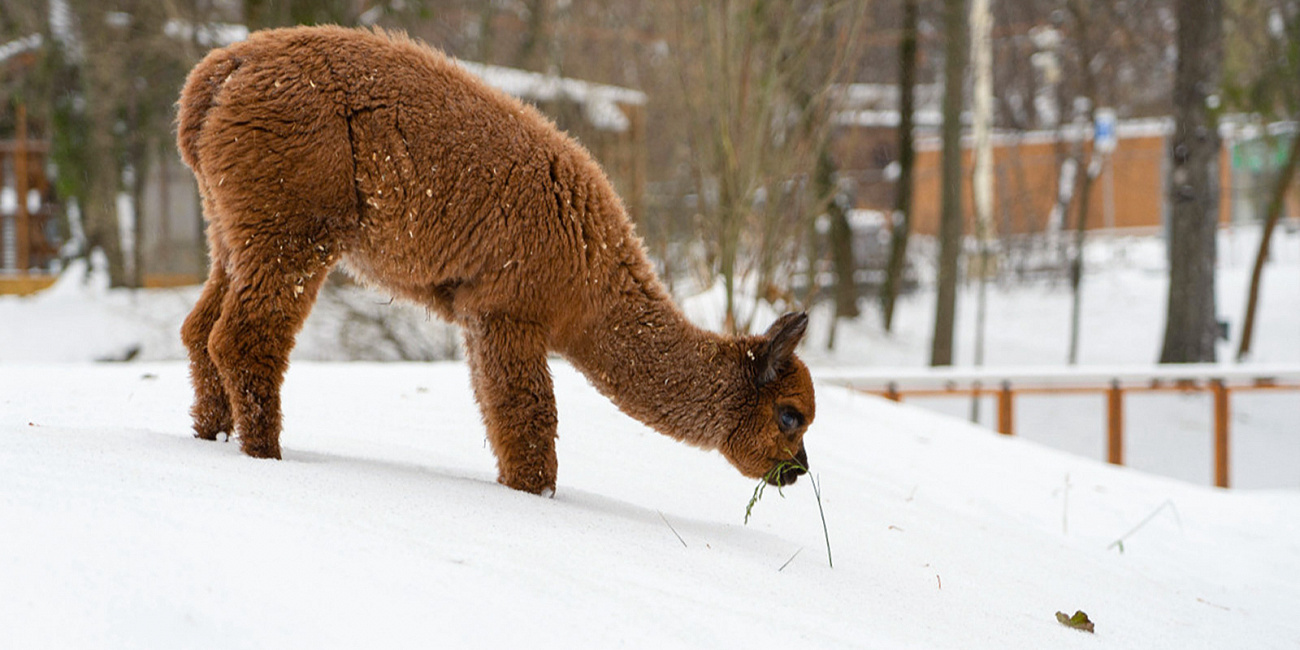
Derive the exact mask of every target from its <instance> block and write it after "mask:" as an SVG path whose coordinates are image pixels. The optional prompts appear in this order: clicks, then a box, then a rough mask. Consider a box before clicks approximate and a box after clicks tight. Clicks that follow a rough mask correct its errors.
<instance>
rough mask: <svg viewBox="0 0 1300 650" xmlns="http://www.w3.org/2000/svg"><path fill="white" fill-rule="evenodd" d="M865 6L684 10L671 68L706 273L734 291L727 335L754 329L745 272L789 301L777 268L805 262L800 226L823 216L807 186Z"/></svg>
mask: <svg viewBox="0 0 1300 650" xmlns="http://www.w3.org/2000/svg"><path fill="white" fill-rule="evenodd" d="M861 5H862V3H857V2H845V3H822V2H789V3H772V2H765V1H762V0H724V1H723V2H717V3H704V4H699V3H687V2H679V3H677V4H676V5H675V9H676V11H675V14H674V16H673V18H674V29H673V31H674V32H675V34H676V37H677V41H676V43H677V47H676V48H674V49H673V50H672V53H673V56H674V58H675V60H674V64H673V65H674V68H675V72H676V74H677V75H678V78H679V81H680V93H681V95H680V97H681V101H682V104H683V106H684V108H685V111H684V112H685V115H686V120H687V123H688V132H689V141H690V147H689V155H690V164H691V168H692V170H693V174H694V183H695V195H696V197H697V210H698V214H699V227H700V230H701V233H700V234H701V236H702V239H703V240H704V241H706V242H709V243H710V244H711V246H710V247H709V249H708V250H707V255H708V256H709V258H710V260H711V261H712V262H711V263H710V264H707V265H706V266H707V268H710V269H716V273H717V276H718V277H719V279H720V280H721V282H722V285H723V288H724V293H725V306H724V309H725V312H724V313H725V316H724V319H725V321H724V324H723V326H724V328H725V329H728V330H732V331H742V330H746V329H747V328H748V325H749V324H748V323H747V322H741V321H740V320H739V319H738V311H737V303H736V297H737V296H736V290H737V284H738V281H739V280H740V279H741V278H742V277H743V276H744V275H745V274H747V273H756V274H757V275H758V284H759V285H760V286H759V287H758V289H759V290H760V294H769V295H771V294H783V293H785V292H783V291H781V290H780V288H779V287H774V286H767V285H768V282H769V281H770V280H771V278H772V277H774V275H775V273H774V269H775V266H776V265H778V264H779V263H780V262H781V261H783V260H784V261H786V262H787V263H788V262H790V261H792V260H794V259H796V258H797V256H798V252H799V250H800V247H799V246H798V242H799V240H800V237H801V236H802V233H803V232H804V231H805V228H803V225H804V224H806V222H807V219H809V218H810V216H811V215H812V214H815V213H816V212H817V211H816V210H811V209H809V202H808V200H807V198H806V196H805V195H806V194H808V191H807V189H806V184H807V180H808V179H809V177H810V176H811V175H812V173H813V171H814V167H815V165H816V161H817V152H818V151H819V149H820V147H821V142H822V141H823V140H824V138H825V133H826V127H827V125H828V124H829V115H830V111H829V107H828V101H827V96H828V93H827V91H828V89H829V88H830V86H831V84H832V83H833V82H834V81H837V80H839V79H840V75H841V72H842V71H843V69H844V66H843V62H844V60H845V59H846V58H847V57H846V56H845V55H844V52H846V51H847V49H848V48H849V47H850V46H851V43H852V42H853V39H854V38H856V35H855V34H854V27H855V25H856V22H855V19H854V17H856V16H858V15H860V13H861ZM827 24H832V25H835V28H834V29H833V30H831V38H830V39H829V45H830V46H831V47H832V49H831V57H830V58H829V59H817V60H814V57H813V55H814V53H817V54H825V53H826V47H825V46H826V45H827V44H828V43H827V37H826V32H827V30H826V25H827ZM827 61H829V62H830V63H829V65H828V64H827V63H826V62H827ZM823 200H825V199H824V198H823ZM823 205H824V204H823ZM783 275H784V274H783Z"/></svg>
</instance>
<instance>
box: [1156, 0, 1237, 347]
mask: <svg viewBox="0 0 1300 650" xmlns="http://www.w3.org/2000/svg"><path fill="white" fill-rule="evenodd" d="M1176 4H1177V6H1176V9H1175V12H1176V16H1177V19H1178V37H1177V38H1178V64H1177V68H1176V71H1175V74H1174V96H1173V100H1174V102H1173V103H1174V134H1173V136H1172V137H1171V138H1170V143H1169V145H1170V146H1169V206H1170V208H1169V220H1170V223H1169V300H1168V307H1167V310H1166V314H1167V316H1166V320H1165V337H1164V345H1163V349H1162V350H1161V352H1160V362H1161V363H1203V362H1213V361H1214V360H1215V351H1214V345H1215V341H1216V339H1217V338H1218V319H1217V315H1216V311H1215V303H1214V266H1215V258H1216V255H1217V248H1216V241H1215V237H1216V235H1217V232H1218V221H1219V164H1218V163H1219V148H1220V143H1219V128H1218V126H1219V125H1218V119H1217V117H1216V115H1215V111H1214V109H1212V108H1211V107H1210V106H1209V105H1208V104H1207V100H1208V99H1209V98H1210V97H1211V96H1213V97H1218V96H1219V93H1220V91H1219V85H1220V71H1221V67H1222V62H1223V4H1222V0H1178V2H1177V3H1176Z"/></svg>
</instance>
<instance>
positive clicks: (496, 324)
mask: <svg viewBox="0 0 1300 650" xmlns="http://www.w3.org/2000/svg"><path fill="white" fill-rule="evenodd" d="M177 144H178V146H179V148H180V152H181V155H182V157H183V158H184V160H185V163H186V164H187V165H189V167H190V169H192V170H193V171H194V175H195V177H196V178H197V179H198V184H199V189H200V193H201V194H202V196H203V206H204V214H205V216H206V218H207V221H208V242H209V248H210V254H211V260H212V263H211V274H210V276H209V278H208V281H207V284H206V285H205V287H204V290H203V294H202V297H200V299H199V302H198V304H197V305H196V306H195V308H194V311H193V312H192V313H191V314H190V316H189V317H188V318H187V319H186V321H185V324H184V327H183V328H182V338H183V339H184V341H185V345H186V346H187V348H188V349H189V355H190V370H191V379H192V381H193V384H194V392H195V401H194V406H193V409H192V414H193V416H194V429H195V433H196V435H197V436H198V437H200V438H204V439H215V438H216V437H217V436H218V434H220V433H222V432H225V433H228V434H231V433H233V434H237V435H238V437H239V439H240V441H241V444H242V446H243V450H244V451H245V452H246V453H247V454H249V455H251V456H255V457H263V458H279V457H280V445H279V435H280V428H281V421H280V384H281V382H282V380H283V376H284V372H285V369H286V368H287V366H288V360H289V350H290V349H291V348H292V347H293V341H294V337H295V336H296V335H297V332H298V330H299V329H300V328H301V326H302V324H303V321H304V320H305V319H306V318H307V313H308V312H309V311H310V310H311V306H312V304H313V302H314V301H315V299H316V294H317V292H318V290H319V289H320V286H321V283H322V282H323V281H324V279H325V276H326V275H327V274H328V272H329V270H330V269H331V268H332V267H333V266H334V265H336V264H338V263H339V262H343V263H344V265H345V266H346V268H348V269H349V271H350V272H351V273H353V274H355V275H356V276H358V277H360V278H361V279H363V280H364V281H366V282H368V283H370V284H372V285H374V286H376V287H379V288H382V289H383V290H385V291H388V292H391V293H392V294H394V295H396V296H399V297H401V298H404V299H407V300H411V301H415V302H417V303H420V304H423V305H426V306H428V307H429V308H431V309H432V310H434V311H436V312H437V313H438V314H439V315H441V316H442V317H444V318H446V319H449V320H451V321H454V322H456V323H458V324H459V325H460V326H461V327H462V329H463V330H464V333H465V340H466V343H467V345H466V348H467V354H468V357H469V366H470V370H471V373H472V377H473V386H474V392H475V396H476V398H477V400H478V403H479V406H480V408H481V410H482V413H483V419H484V421H485V423H486V426H487V432H488V439H489V440H490V441H491V443H492V449H493V451H494V452H495V453H496V456H497V465H498V470H499V480H500V482H501V483H504V484H505V485H508V486H510V487H512V488H516V489H520V490H527V491H529V492H534V493H542V492H548V491H553V490H554V488H555V479H556V458H555V429H556V410H555V399H554V396H553V394H552V388H551V377H550V372H549V369H548V367H547V361H546V357H547V354H548V353H549V352H552V351H554V352H557V353H559V354H560V355H562V356H564V357H565V358H567V359H568V360H569V361H570V362H572V363H573V365H574V366H575V367H577V368H578V369H579V370H580V371H582V372H583V373H584V374H585V375H586V376H587V377H588V379H589V380H590V381H591V382H592V384H593V385H594V386H595V387H596V388H597V389H598V390H600V391H601V392H602V393H604V394H605V395H607V396H608V397H609V398H610V399H611V400H612V401H613V402H614V403H615V404H617V405H618V406H619V408H621V409H622V410H623V411H624V412H625V413H627V414H629V415H631V416H632V417H635V418H637V419H639V420H641V421H642V422H645V423H646V424H648V425H650V426H651V427H654V428H655V429H657V430H658V431H660V432H662V433H664V434H667V435H669V436H672V437H673V438H676V439H678V440H681V441H684V442H687V443H689V444H692V445H696V446H698V447H702V448H705V449H717V450H719V451H721V452H722V454H723V455H725V456H726V458H727V459H728V460H730V461H731V463H732V464H734V465H735V466H736V467H737V468H738V469H739V470H740V471H741V472H742V473H743V474H745V475H746V476H750V477H755V478H757V477H763V476H767V477H768V478H769V479H770V480H772V481H774V482H779V483H789V482H792V481H793V480H794V479H795V478H796V477H797V476H798V475H799V474H801V473H802V470H800V469H797V468H795V469H790V468H788V467H787V466H785V465H783V464H782V463H783V462H784V461H790V460H792V459H793V460H797V461H798V462H799V464H801V465H803V466H805V467H806V465H807V455H806V454H805V453H804V448H803V434H804V431H805V430H806V428H807V426H808V424H809V423H811V422H812V419H813V417H814V409H815V406H814V399H813V387H812V381H811V379H810V377H809V374H808V370H807V368H806V367H805V366H804V364H803V363H802V362H800V361H799V360H798V358H796V357H795V355H794V348H795V347H796V345H797V344H798V342H799V339H800V338H801V337H802V336H803V333H804V329H805V327H806V323H807V317H806V316H804V315H803V314H787V315H786V316H783V317H782V318H781V319H779V320H778V321H777V322H776V323H775V324H774V325H773V326H772V328H771V329H770V330H768V332H767V333H766V334H764V335H762V336H746V337H723V336H720V335H717V334H713V333H710V332H706V331H703V330H700V329H699V328H696V327H694V326H693V325H691V324H690V323H689V322H687V321H686V319H685V318H684V317H683V315H682V314H681V312H680V311H679V310H678V309H677V307H676V306H674V305H673V303H672V301H671V300H670V299H669V297H668V294H667V292H666V291H665V290H664V288H663V287H662V285H661V284H660V283H659V281H658V279H657V278H656V277H655V275H654V272H653V271H652V269H651V266H650V264H649V262H648V261H647V258H646V255H645V252H644V250H643V248H642V245H641V241H640V239H638V238H637V236H636V235H635V234H634V233H633V230H632V225H631V222H630V221H629V220H628V218H627V216H626V213H625V211H624V209H623V206H622V204H621V202H620V201H619V199H618V197H617V196H616V195H615V194H614V191H613V189H612V188H611V186H610V183H609V182H608V180H607V179H606V178H605V175H604V173H603V172H602V171H601V169H600V168H599V167H598V166H597V164H596V163H595V162H594V161H593V160H592V159H591V156H590V155H589V154H588V153H587V152H586V151H585V150H584V149H582V147H581V146H579V145H578V144H577V143H575V142H574V141H573V140H571V139H570V138H568V137H567V136H565V135H564V134H563V133H561V132H560V131H559V130H558V129H556V128H555V126H554V125H553V124H552V123H551V122H549V121H548V120H547V119H546V118H544V117H542V115H541V114H539V113H538V112H537V111H536V110H534V109H533V108H532V107H530V106H527V105H525V104H523V103H521V102H519V101H517V100H515V99H513V98H511V97H509V96H507V95H505V94H504V93H501V92H498V91H496V90H494V89H491V88H490V87H488V86H486V85H485V84H484V83H482V82H481V81H479V80H478V79H477V78H475V77H474V76H472V75H471V74H470V73H468V72H466V71H465V70H463V69H461V68H460V67H459V66H457V65H456V64H455V63H454V62H452V61H451V60H450V59H448V58H447V57H445V56H443V55H442V54H440V53H438V52H436V51H434V50H432V49H430V48H429V47H427V46H425V45H422V44H420V43H417V42H415V41H413V40H410V39H408V38H407V37H405V36H403V35H399V34H392V33H385V32H382V31H379V30H375V31H364V30H352V29H344V28H339V27H297V28H289V29H279V30H270V31H264V32H258V33H255V34H253V35H252V36H250V37H249V39H248V40H246V41H244V42H241V43H237V44H234V45H231V46H229V47H226V48H223V49H219V50H214V51H213V52H211V53H210V54H208V55H207V57H206V58H204V59H203V61H202V62H200V63H199V64H198V65H197V66H195V68H194V70H193V71H191V72H190V75H189V78H188V80H187V81H186V84H185V88H184V90H183V91H182V93H181V98H180V116H179V132H178V136H177ZM778 467H781V468H783V469H781V470H780V471H777V472H773V470H774V469H776V468H778Z"/></svg>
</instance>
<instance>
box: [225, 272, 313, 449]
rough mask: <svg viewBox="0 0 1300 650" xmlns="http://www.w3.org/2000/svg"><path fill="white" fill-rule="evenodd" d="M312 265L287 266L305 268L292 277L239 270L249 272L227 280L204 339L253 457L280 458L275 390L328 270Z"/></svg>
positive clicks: (277, 393) (242, 443)
mask: <svg viewBox="0 0 1300 650" xmlns="http://www.w3.org/2000/svg"><path fill="white" fill-rule="evenodd" d="M276 261H277V262H280V261H283V262H290V260H288V259H283V260H276ZM244 262H247V260H244ZM313 264H314V263H304V264H298V265H294V266H292V267H288V268H299V269H304V270H303V271H299V272H297V273H292V272H290V273H286V267H285V266H277V265H276V264H275V263H268V264H261V265H253V264H249V265H248V266H246V267H244V268H245V269H247V270H248V273H245V274H242V275H241V276H239V278H238V279H237V280H236V279H234V278H232V280H231V285H230V288H229V289H228V290H227V291H226V295H225V299H224V300H223V301H222V305H221V316H220V318H219V319H218V320H217V322H216V325H215V326H214V327H213V330H212V335H211V337H210V338H209V343H208V351H209V352H210V353H211V355H212V360H213V361H214V362H215V365H216V367H217V368H218V369H219V371H220V374H221V380H222V383H223V385H224V386H225V389H226V395H228V396H229V397H230V406H231V414H232V416H233V420H234V424H235V427H234V428H235V431H236V432H237V434H238V436H239V442H240V446H241V448H242V449H243V451H244V453H246V454H248V455H249V456H253V457H255V458H277V459H278V458H280V426H281V420H280V386H281V384H282V383H283V381H284V373H285V370H287V369H288V367H289V351H290V350H291V349H292V348H293V343H294V338H295V336H297V334H298V330H299V329H301V328H302V324H303V322H304V321H306V320H307V314H308V313H309V312H310V311H311V307H312V304H313V303H314V302H315V299H316V294H317V293H318V292H319V290H320V287H321V284H322V283H323V282H324V280H325V276H326V275H327V274H328V270H329V269H328V267H327V266H320V265H319V264H315V265H314V266H313ZM313 268H314V271H315V272H308V271H307V270H306V269H313Z"/></svg>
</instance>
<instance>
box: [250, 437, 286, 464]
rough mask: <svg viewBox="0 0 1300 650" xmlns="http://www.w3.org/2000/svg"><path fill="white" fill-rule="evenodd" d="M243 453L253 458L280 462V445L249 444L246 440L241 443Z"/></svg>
mask: <svg viewBox="0 0 1300 650" xmlns="http://www.w3.org/2000/svg"><path fill="white" fill-rule="evenodd" d="M243 450H244V453H245V454H247V455H249V456H252V457H253V458H270V459H273V460H280V445H277V444H271V445H267V444H249V443H248V441H247V440H245V441H244V443H243Z"/></svg>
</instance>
